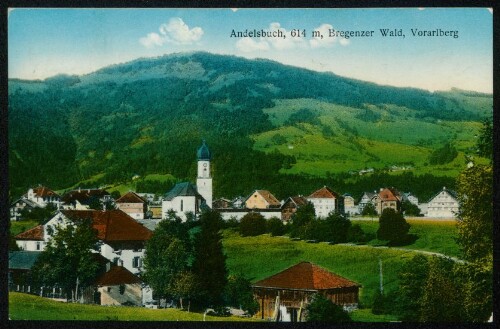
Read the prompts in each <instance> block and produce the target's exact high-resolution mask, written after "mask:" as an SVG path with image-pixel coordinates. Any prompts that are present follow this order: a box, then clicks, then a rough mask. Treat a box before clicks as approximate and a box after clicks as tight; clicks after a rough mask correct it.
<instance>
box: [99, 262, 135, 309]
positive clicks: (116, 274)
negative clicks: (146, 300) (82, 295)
mask: <svg viewBox="0 0 500 329" xmlns="http://www.w3.org/2000/svg"><path fill="white" fill-rule="evenodd" d="M95 285H96V286H97V291H98V292H99V304H100V305H130V306H141V305H142V301H143V289H142V281H141V279H139V278H138V277H137V276H136V275H134V274H132V273H131V272H130V271H129V270H127V269H126V268H125V267H123V266H116V265H115V266H112V267H111V268H110V269H109V270H108V271H107V272H105V273H103V274H102V275H101V276H100V277H98V278H97V280H96V281H95Z"/></svg>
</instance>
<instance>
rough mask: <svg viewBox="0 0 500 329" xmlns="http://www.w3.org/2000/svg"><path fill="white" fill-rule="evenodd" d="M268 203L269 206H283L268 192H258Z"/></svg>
mask: <svg viewBox="0 0 500 329" xmlns="http://www.w3.org/2000/svg"><path fill="white" fill-rule="evenodd" d="M255 192H257V193H259V194H260V195H261V196H262V197H263V198H264V199H265V200H266V201H267V203H269V206H281V203H280V202H279V201H278V199H276V197H275V196H274V195H273V194H272V193H271V192H269V191H268V190H256V191H255Z"/></svg>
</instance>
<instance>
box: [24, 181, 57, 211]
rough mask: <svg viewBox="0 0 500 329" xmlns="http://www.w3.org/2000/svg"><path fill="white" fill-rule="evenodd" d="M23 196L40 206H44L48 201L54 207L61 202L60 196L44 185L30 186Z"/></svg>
mask: <svg viewBox="0 0 500 329" xmlns="http://www.w3.org/2000/svg"><path fill="white" fill-rule="evenodd" d="M25 197H26V199H28V200H30V201H32V202H35V203H36V204H38V205H39V206H40V207H46V206H47V205H48V204H49V203H52V204H54V205H55V206H56V207H59V205H60V204H61V197H60V196H59V195H58V194H57V193H56V192H54V191H52V190H51V189H49V188H47V187H45V186H38V187H35V188H30V189H29V190H28V193H26V194H25Z"/></svg>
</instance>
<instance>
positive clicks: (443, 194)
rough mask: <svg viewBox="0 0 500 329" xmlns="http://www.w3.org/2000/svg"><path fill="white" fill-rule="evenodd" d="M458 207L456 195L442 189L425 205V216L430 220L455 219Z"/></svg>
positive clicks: (444, 188)
mask: <svg viewBox="0 0 500 329" xmlns="http://www.w3.org/2000/svg"><path fill="white" fill-rule="evenodd" d="M459 206H460V205H459V203H458V200H457V195H456V193H455V192H454V191H452V190H448V189H446V187H443V189H442V190H441V191H440V192H439V193H438V194H436V195H435V196H434V197H432V198H431V199H430V200H429V202H428V203H427V213H426V216H427V217H432V218H456V215H457V213H458V209H459Z"/></svg>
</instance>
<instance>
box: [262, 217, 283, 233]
mask: <svg viewBox="0 0 500 329" xmlns="http://www.w3.org/2000/svg"><path fill="white" fill-rule="evenodd" d="M266 232H268V233H271V236H279V235H283V234H285V225H284V224H283V222H282V221H281V219H279V218H277V217H272V218H270V219H268V221H267V223H266Z"/></svg>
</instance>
